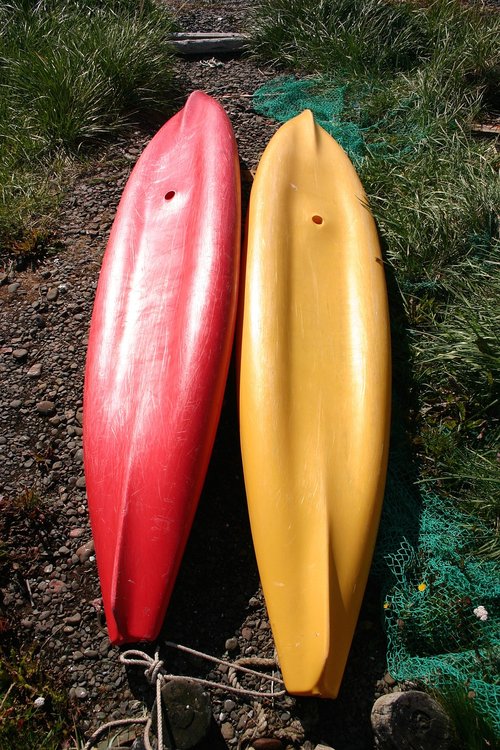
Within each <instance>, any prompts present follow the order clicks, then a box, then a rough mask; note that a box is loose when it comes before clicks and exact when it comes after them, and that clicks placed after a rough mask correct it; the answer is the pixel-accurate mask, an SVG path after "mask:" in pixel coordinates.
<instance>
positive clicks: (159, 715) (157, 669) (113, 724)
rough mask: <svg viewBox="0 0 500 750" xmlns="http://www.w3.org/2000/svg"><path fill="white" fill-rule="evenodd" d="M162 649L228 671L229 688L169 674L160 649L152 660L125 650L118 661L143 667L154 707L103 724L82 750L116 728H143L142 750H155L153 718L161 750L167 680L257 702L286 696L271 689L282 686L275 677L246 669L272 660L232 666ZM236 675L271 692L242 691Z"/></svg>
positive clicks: (177, 646) (202, 655)
mask: <svg viewBox="0 0 500 750" xmlns="http://www.w3.org/2000/svg"><path fill="white" fill-rule="evenodd" d="M165 645H166V646H169V647H170V648H174V649H176V650H178V651H182V652H183V653H186V654H190V655H191V656H197V657H200V658H202V659H205V660H206V661H211V662H213V663H215V664H220V665H224V666H226V667H228V679H229V682H230V684H229V685H222V684H221V683H219V682H215V681H213V680H205V679H204V678H202V677H187V676H184V675H174V674H168V673H167V672H166V671H165V669H164V662H163V660H162V659H160V649H159V648H157V649H156V651H155V655H154V657H152V656H150V655H149V654H147V653H146V652H145V651H140V650H138V649H128V650H127V651H123V653H121V654H120V657H119V659H120V661H121V663H122V664H125V665H126V666H137V667H144V676H145V677H146V679H147V681H148V682H149V683H150V684H151V685H153V686H154V688H155V701H154V703H153V708H152V710H151V713H150V715H149V716H140V717H137V718H134V719H132V718H131V719H117V720H116V721H108V722H107V723H106V724H103V725H102V726H100V727H99V729H97V730H96V731H95V732H94V734H93V735H92V736H91V737H90V739H89V740H88V741H87V743H86V744H85V747H84V750H91V748H93V747H95V743H96V742H97V740H98V739H99V738H100V737H101V736H102V735H103V734H105V733H106V732H109V731H110V730H112V729H118V728H119V727H125V726H133V725H144V735H143V742H144V747H145V748H146V750H154V748H153V745H152V741H151V727H152V724H153V717H154V716H156V727H157V740H158V743H157V746H158V750H163V747H164V745H163V709H162V698H161V689H162V687H163V685H164V683H166V682H168V681H169V680H174V679H175V680H177V681H179V682H195V683H197V684H199V685H203V686H204V687H211V688H215V689H217V690H221V689H223V690H227V691H229V692H232V693H236V694H237V695H245V696H252V697H256V698H277V697H280V696H282V695H285V694H286V690H285V689H284V687H282V688H281V689H280V690H278V691H275V690H274V689H273V688H274V685H275V684H278V685H281V686H284V683H283V680H281V679H279V678H278V677H275V676H274V675H268V674H265V673H262V672H258V671H257V670H255V669H251V668H250V667H249V666H248V665H249V664H252V665H253V666H265V667H272V666H274V665H275V663H276V662H275V660H274V659H261V658H258V657H256V658H253V657H252V658H246V659H239V660H238V661H235V662H229V661H226V660H224V659H219V658H218V657H216V656H210V655H209V654H205V653H203V652H202V651H196V650H195V649H193V648H188V647H187V646H181V645H180V644H178V643H173V642H172V641H166V643H165ZM236 671H239V672H243V673H244V674H249V675H252V676H254V677H258V678H259V679H261V680H267V681H269V682H271V690H270V691H268V692H264V691H258V690H248V689H247V688H243V687H241V685H240V683H239V682H238V680H237V679H236V678H235V676H234V675H235V672H236ZM256 705H258V704H256ZM261 723H262V719H261Z"/></svg>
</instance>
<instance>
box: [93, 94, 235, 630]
mask: <svg viewBox="0 0 500 750" xmlns="http://www.w3.org/2000/svg"><path fill="white" fill-rule="evenodd" d="M239 184H240V183H239V164H238V156H237V149H236V143H235V139H234V135H233V131H232V128H231V125H230V123H229V120H228V118H227V116H226V114H225V113H224V111H223V109H222V108H221V107H220V106H219V105H218V104H217V103H216V102H215V101H214V100H213V99H211V98H210V97H208V96H206V95H205V94H203V93H201V92H194V93H193V94H192V95H191V96H190V97H189V99H188V101H187V103H186V105H185V107H184V109H183V110H181V111H180V112H179V113H178V114H176V115H175V116H174V117H172V118H171V119H170V120H169V121H168V122H167V123H166V124H165V125H164V126H163V127H162V128H161V130H160V131H159V132H158V133H157V134H156V135H155V137H154V138H153V139H152V140H151V142H150V143H149V145H148V146H147V148H146V149H145V151H144V152H143V154H142V155H141V157H140V159H139V160H138V162H137V164H136V166H135V168H134V170H133V171H132V174H131V176H130V178H129V180H128V182H127V185H126V186H125V190H124V192H123V195H122V198H121V201H120V204H119V207H118V210H117V214H116V218H115V221H114V224H113V227H112V231H111V235H110V238H109V242H108V245H107V248H106V252H105V255H104V260H103V264H102V269H101V274H100V277H99V283H98V288H97V293H96V299H95V304H94V310H93V315H92V321H91V328H90V334H89V343H88V353H87V364H86V374H85V388H84V424H83V439H84V457H85V476H86V486H87V495H88V503H89V512H90V520H91V526H92V533H93V537H94V541H95V549H96V559H97V565H98V571H99V577H100V582H101V589H102V595H103V602H104V610H105V614H106V620H107V625H108V631H109V636H110V639H111V641H112V642H113V643H124V642H135V641H143V640H144V641H151V640H155V639H156V637H157V636H158V633H159V631H160V628H161V625H162V622H163V619H164V615H165V612H166V608H167V605H168V601H169V599H170V595H171V592H172V589H173V585H174V582H175V578H176V575H177V571H178V568H179V565H180V561H181V558H182V554H183V551H184V547H185V544H186V541H187V537H188V534H189V531H190V528H191V524H192V521H193V517H194V514H195V511H196V506H197V503H198V499H199V495H200V493H201V489H202V485H203V482H204V478H205V474H206V470H207V467H208V462H209V458H210V454H211V450H212V446H213V441H214V438H215V432H216V429H217V424H218V420H219V416H220V409H221V405H222V399H223V394H224V387H225V382H226V377H227V371H228V367H229V360H230V355H231V348H232V340H233V333H234V322H235V313H236V299H237V286H238V273H239V241H240V194H239Z"/></svg>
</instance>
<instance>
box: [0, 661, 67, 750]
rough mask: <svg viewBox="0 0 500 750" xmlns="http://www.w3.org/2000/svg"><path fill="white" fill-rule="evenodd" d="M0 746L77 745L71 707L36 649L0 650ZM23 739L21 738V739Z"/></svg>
mask: <svg viewBox="0 0 500 750" xmlns="http://www.w3.org/2000/svg"><path fill="white" fill-rule="evenodd" d="M0 657H1V659H0V746H1V747H2V748H3V750H17V748H19V747H20V746H21V745H22V747H23V748H25V750H59V748H61V747H67V748H70V747H76V746H77V745H76V743H77V742H78V740H77V738H76V737H75V730H74V724H73V721H72V719H71V718H70V717H71V708H70V705H69V701H68V699H67V698H66V697H65V694H64V692H63V691H62V689H61V688H60V687H59V686H58V685H57V684H56V683H54V681H53V680H52V679H50V678H48V677H47V675H46V674H45V673H44V670H43V668H42V666H41V663H40V660H39V658H38V657H37V655H36V653H35V652H34V651H33V649H24V650H19V649H16V648H2V649H1V650H0ZM21 738H22V739H21Z"/></svg>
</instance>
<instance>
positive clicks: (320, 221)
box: [312, 214, 323, 224]
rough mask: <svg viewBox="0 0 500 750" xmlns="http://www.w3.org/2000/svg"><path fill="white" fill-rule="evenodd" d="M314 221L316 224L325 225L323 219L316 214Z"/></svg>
mask: <svg viewBox="0 0 500 750" xmlns="http://www.w3.org/2000/svg"><path fill="white" fill-rule="evenodd" d="M312 220H313V221H314V223H315V224H323V217H322V216H318V214H314V216H313V217H312Z"/></svg>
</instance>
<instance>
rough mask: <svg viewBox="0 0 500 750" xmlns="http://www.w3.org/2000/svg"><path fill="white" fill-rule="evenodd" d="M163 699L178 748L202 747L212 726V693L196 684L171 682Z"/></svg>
mask: <svg viewBox="0 0 500 750" xmlns="http://www.w3.org/2000/svg"><path fill="white" fill-rule="evenodd" d="M161 696H162V702H163V705H164V714H165V723H166V724H167V725H168V729H169V730H170V732H171V734H172V739H173V740H174V746H175V747H176V748H178V750H189V748H192V747H195V746H196V745H198V744H199V743H200V742H201V741H202V740H203V739H204V738H205V737H206V736H207V734H208V731H209V729H210V724H211V722H212V707H211V704H210V696H209V695H208V693H207V692H206V691H205V690H203V688H202V686H201V685H198V684H197V683H196V682H191V681H185V680H171V681H170V682H167V683H166V684H165V685H164V686H163V687H162V690H161ZM231 728H232V727H231ZM165 729H166V727H165ZM164 734H165V732H164Z"/></svg>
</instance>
